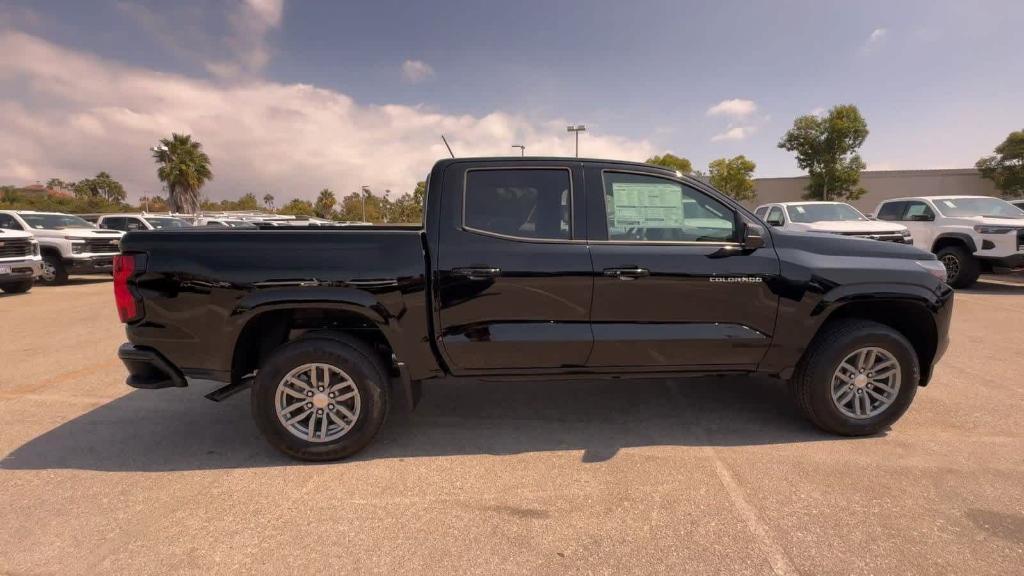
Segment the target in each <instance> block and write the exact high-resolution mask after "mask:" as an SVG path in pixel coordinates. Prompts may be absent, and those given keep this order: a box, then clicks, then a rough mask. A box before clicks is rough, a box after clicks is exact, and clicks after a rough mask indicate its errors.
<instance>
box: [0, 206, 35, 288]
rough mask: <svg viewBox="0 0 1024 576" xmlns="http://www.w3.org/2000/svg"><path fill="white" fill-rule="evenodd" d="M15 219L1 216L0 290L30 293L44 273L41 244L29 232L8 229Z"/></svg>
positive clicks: (4, 215)
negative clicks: (40, 253)
mask: <svg viewBox="0 0 1024 576" xmlns="http://www.w3.org/2000/svg"><path fill="white" fill-rule="evenodd" d="M11 222H13V218H11V217H10V216H8V215H6V214H0V290H3V291H4V292H7V293H10V294H17V293H20V292H28V291H29V290H31V289H32V283H33V282H34V281H35V279H36V278H37V277H38V276H39V274H40V273H41V271H42V262H43V260H42V258H40V257H39V242H37V241H36V239H35V238H33V237H32V235H31V234H29V233H28V232H21V231H18V230H13V229H8V228H11V227H9V226H5V225H4V224H5V223H8V224H10V223H11Z"/></svg>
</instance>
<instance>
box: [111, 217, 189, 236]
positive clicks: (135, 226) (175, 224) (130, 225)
mask: <svg viewBox="0 0 1024 576" xmlns="http://www.w3.org/2000/svg"><path fill="white" fill-rule="evenodd" d="M96 225H97V226H99V227H100V228H106V229H108V230H121V231H122V232H131V231H133V230H160V229H162V228H185V227H187V226H191V224H189V223H188V222H186V221H184V220H182V219H180V218H175V217H173V216H160V215H155V214H104V215H102V216H100V217H99V218H98V219H97V220H96Z"/></svg>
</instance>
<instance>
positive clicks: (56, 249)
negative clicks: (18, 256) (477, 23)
mask: <svg viewBox="0 0 1024 576" xmlns="http://www.w3.org/2000/svg"><path fill="white" fill-rule="evenodd" d="M0 218H2V219H3V220H2V222H3V224H0V226H2V227H4V228H6V229H8V230H16V231H23V232H28V233H30V234H32V236H34V237H35V239H36V240H37V241H38V242H39V251H40V252H41V254H42V260H43V261H42V275H41V278H40V279H41V280H42V281H44V282H48V283H52V284H63V283H65V282H67V280H68V274H109V273H110V272H111V271H112V270H113V266H114V255H116V254H118V253H119V252H120V251H121V246H120V242H121V237H122V236H124V232H118V231H117V230H98V229H96V227H95V226H93V225H92V224H90V223H89V222H86V221H85V220H83V219H81V218H79V217H78V216H74V215H72V214H61V213H59V212H35V211H31V210H0Z"/></svg>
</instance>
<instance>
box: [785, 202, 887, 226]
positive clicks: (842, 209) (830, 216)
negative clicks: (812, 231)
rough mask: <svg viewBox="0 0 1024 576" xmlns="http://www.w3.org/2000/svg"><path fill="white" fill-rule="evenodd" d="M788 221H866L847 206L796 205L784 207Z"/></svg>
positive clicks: (861, 215)
mask: <svg viewBox="0 0 1024 576" xmlns="http://www.w3.org/2000/svg"><path fill="white" fill-rule="evenodd" d="M786 212H788V213H789V219H790V220H791V221H793V222H800V223H801V224H810V223H811V222H834V221H837V220H838V221H856V220H867V218H865V217H864V215H863V214H861V213H860V212H858V211H857V209H856V208H854V207H853V206H850V205H849V204H797V205H796V206H786Z"/></svg>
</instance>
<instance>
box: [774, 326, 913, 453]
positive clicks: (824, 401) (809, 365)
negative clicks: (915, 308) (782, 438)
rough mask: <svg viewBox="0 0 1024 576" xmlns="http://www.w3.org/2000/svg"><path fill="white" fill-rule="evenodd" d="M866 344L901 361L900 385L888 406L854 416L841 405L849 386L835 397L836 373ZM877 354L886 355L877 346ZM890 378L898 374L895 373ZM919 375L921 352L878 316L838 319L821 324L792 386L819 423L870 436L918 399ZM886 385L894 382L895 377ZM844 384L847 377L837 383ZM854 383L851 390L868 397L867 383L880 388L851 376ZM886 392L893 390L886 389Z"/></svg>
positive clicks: (833, 429) (800, 405)
mask: <svg viewBox="0 0 1024 576" xmlns="http://www.w3.org/2000/svg"><path fill="white" fill-rule="evenodd" d="M866 349H875V350H881V351H882V352H884V353H887V354H888V355H889V356H890V357H891V358H893V359H895V360H896V362H898V369H894V370H893V372H895V373H898V376H899V381H898V390H897V391H896V393H895V394H894V395H891V396H894V398H893V399H892V400H891V403H890V404H889V405H888V407H886V408H884V409H881V408H879V409H880V412H879V413H877V414H873V415H869V414H870V411H869V410H866V411H865V412H866V414H865V415H863V416H861V417H853V416H851V415H849V414H847V413H844V411H843V409H841V408H840V407H839V406H838V405H837V403H838V402H839V401H841V400H842V397H843V396H844V395H845V393H846V390H841V392H840V396H841V397H840V398H839V399H834V398H833V386H834V383H839V381H838V380H835V379H836V378H837V377H838V376H837V375H836V373H837V370H839V367H840V363H842V362H843V361H844V360H846V359H848V356H849V355H851V354H854V353H856V352H857V351H858V350H866ZM875 354H876V355H878V357H880V358H885V356H884V355H883V354H881V353H879V352H876V353H875ZM871 357H872V358H874V357H875V356H871ZM844 373H845V372H844ZM865 376H866V374H865ZM892 378H896V374H894V375H893V376H892ZM920 379H921V368H920V364H919V362H918V358H917V353H916V352H915V350H914V347H913V346H912V345H911V344H910V342H909V341H908V340H907V339H906V338H905V337H904V336H903V335H902V334H900V333H899V332H897V331H896V330H894V329H892V328H890V327H888V326H886V325H884V324H879V323H878V322H872V321H869V320H861V319H853V318H851V319H841V320H837V321H835V322H833V323H831V324H829V325H826V326H825V327H824V328H822V331H821V332H820V333H819V334H818V335H817V336H816V337H815V339H814V341H813V342H812V343H811V345H810V347H808V349H807V351H806V352H805V354H804V357H803V358H802V359H801V361H800V364H799V365H798V366H797V369H796V372H795V373H794V374H793V378H792V379H791V380H790V390H791V392H792V394H793V397H794V399H795V400H796V404H797V407H798V408H799V409H800V412H801V413H803V415H804V417H805V418H807V419H808V420H810V421H811V422H812V423H813V424H814V425H815V426H817V427H818V428H820V429H822V430H824V431H826V432H830V433H832V434H838V435H841V436H869V435H872V434H877V433H879V432H881V431H882V430H885V429H886V428H888V427H889V426H891V425H892V424H893V423H894V422H896V421H897V420H899V418H900V417H901V416H903V413H904V412H906V411H907V409H908V408H909V407H910V403H911V402H912V401H913V400H914V395H915V394H916V393H917V387H918V383H919V382H920ZM868 382H873V381H868ZM888 385H890V386H891V385H892V382H888ZM843 386H845V383H839V387H840V388H842V387H843ZM850 386H851V388H850V390H851V393H853V392H856V394H862V393H863V395H864V398H867V399H868V400H867V401H868V402H869V403H875V402H876V401H875V400H874V398H873V397H872V396H871V395H870V393H869V391H868V390H867V389H866V388H874V390H872V392H871V393H875V394H877V392H878V391H881V390H882V389H881V388H878V384H877V383H875V384H872V385H871V386H867V385H866V384H865V382H863V381H860V382H858V386H857V387H856V388H854V387H853V383H852V382H851V383H850ZM882 394H883V395H886V396H890V395H889V394H887V393H886V392H884V391H882ZM853 402H860V400H853ZM869 405H870V404H869ZM847 406H849V405H847ZM878 406H879V407H880V406H881V404H880V403H879V404H878ZM857 409H858V410H859V409H860V406H858V407H857Z"/></svg>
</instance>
